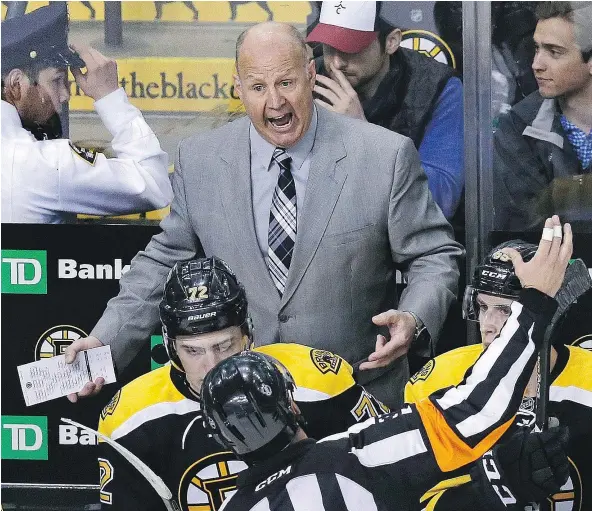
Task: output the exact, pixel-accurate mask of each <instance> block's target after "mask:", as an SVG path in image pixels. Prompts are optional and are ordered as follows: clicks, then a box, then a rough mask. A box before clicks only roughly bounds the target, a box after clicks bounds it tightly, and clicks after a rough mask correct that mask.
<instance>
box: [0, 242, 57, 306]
mask: <svg viewBox="0 0 592 511" xmlns="http://www.w3.org/2000/svg"><path fill="white" fill-rule="evenodd" d="M2 292H3V293H11V294H34V295H45V294H47V252H46V251H45V250H2Z"/></svg>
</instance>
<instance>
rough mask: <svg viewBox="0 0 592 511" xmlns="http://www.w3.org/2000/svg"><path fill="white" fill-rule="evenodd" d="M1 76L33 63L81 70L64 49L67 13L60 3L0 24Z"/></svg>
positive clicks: (74, 57)
mask: <svg viewBox="0 0 592 511" xmlns="http://www.w3.org/2000/svg"><path fill="white" fill-rule="evenodd" d="M1 32H2V73H5V72H8V71H10V70H11V69H16V68H19V67H21V66H22V67H27V66H28V65H31V64H33V63H40V64H42V65H47V67H66V66H72V67H77V68H81V67H84V66H85V64H84V61H83V60H82V59H81V58H80V56H79V55H78V54H77V53H76V52H74V51H72V50H71V49H70V48H69V46H68V10H67V8H66V6H65V3H63V2H56V3H50V5H48V6H47V7H41V8H39V9H36V10H35V11H33V12H31V13H29V14H25V15H24V16H17V17H16V18H10V19H8V20H6V21H3V22H2V27H1Z"/></svg>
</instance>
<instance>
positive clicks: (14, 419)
mask: <svg viewBox="0 0 592 511" xmlns="http://www.w3.org/2000/svg"><path fill="white" fill-rule="evenodd" d="M1 424H2V459H5V460H47V417H39V416H20V415H3V416H2V422H1Z"/></svg>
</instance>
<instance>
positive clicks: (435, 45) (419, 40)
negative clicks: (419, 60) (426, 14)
mask: <svg viewBox="0 0 592 511" xmlns="http://www.w3.org/2000/svg"><path fill="white" fill-rule="evenodd" d="M402 36H403V38H402V40H401V46H402V47H403V48H409V49H410V50H415V51H418V52H419V53H421V54H422V55H425V56H426V57H431V58H433V59H434V60H437V61H438V62H441V63H442V64H447V65H449V66H451V67H453V68H454V69H456V59H455V57H454V53H452V50H451V49H450V46H448V44H446V41H444V39H442V38H441V37H439V36H437V35H436V34H434V33H433V32H430V31H428V30H405V31H404V32H403V33H402Z"/></svg>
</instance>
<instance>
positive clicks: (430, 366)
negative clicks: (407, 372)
mask: <svg viewBox="0 0 592 511" xmlns="http://www.w3.org/2000/svg"><path fill="white" fill-rule="evenodd" d="M434 367H436V361H435V360H430V361H429V362H428V363H427V364H426V365H424V366H423V367H422V368H421V369H420V370H419V371H417V372H416V373H415V374H414V375H413V376H412V377H411V378H410V379H409V381H410V382H411V384H413V383H417V382H418V381H420V380H423V381H425V380H427V379H428V376H429V375H430V374H431V373H432V371H433V370H434Z"/></svg>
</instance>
